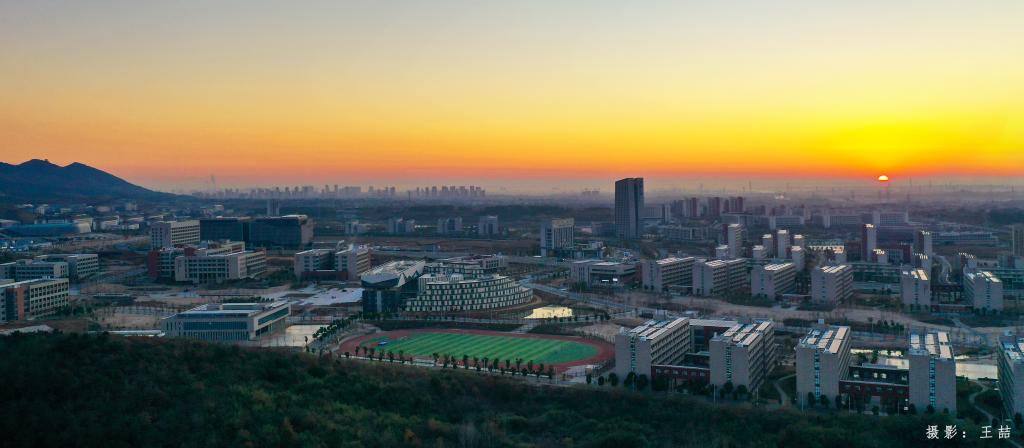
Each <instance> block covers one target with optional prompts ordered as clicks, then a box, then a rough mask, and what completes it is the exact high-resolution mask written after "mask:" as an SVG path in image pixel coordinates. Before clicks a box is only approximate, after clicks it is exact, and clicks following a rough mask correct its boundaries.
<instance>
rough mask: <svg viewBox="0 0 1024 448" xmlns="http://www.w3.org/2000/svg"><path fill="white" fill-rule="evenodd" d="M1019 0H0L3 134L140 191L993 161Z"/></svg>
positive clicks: (756, 172) (1013, 57)
mask: <svg viewBox="0 0 1024 448" xmlns="http://www.w3.org/2000/svg"><path fill="white" fill-rule="evenodd" d="M1019 17H1024V3H1022V2H1017V1H994V2H984V3H963V2H955V1H945V0H943V1H923V0H908V1H904V2H896V3H894V2H883V1H875V0H872V1H865V2H857V3H839V4H836V3H822V2H808V1H797V0H786V1H779V2H770V3H766V2H753V1H741V2H730V3H707V2H672V1H646V2H634V3H620V2H610V1H596V2H589V3H587V4H586V6H581V5H580V4H578V3H576V2H571V1H550V0H549V1H523V2H515V3H504V2H471V1H464V0H463V1H459V0H442V1H438V2H430V3H429V4H424V3H421V2H414V1H395V2H373V1H339V2H328V1H314V2H306V3H303V4H301V5H295V4H280V3H273V2H260V1H247V2H240V1H223V2H215V3H208V2H176V3H173V4H172V3H157V4H144V3H136V2H120V1H97V2H47V1H42V2H15V1H0V39H2V41H3V42H4V47H5V51H4V52H2V53H0V93H2V96H3V98H4V101H3V102H2V103H0V145H2V147H3V148H4V158H5V159H7V161H9V162H11V163H18V162H19V161H22V160H27V159H30V158H47V159H50V160H53V161H55V162H59V163H61V164H66V163H69V162H72V161H78V162H82V163H86V164H89V165H91V166H96V167H98V168H100V169H104V170H106V171H110V172H112V173H114V174H117V175H118V176H122V177H124V178H125V179H128V180H130V181H132V182H136V183H138V184H140V185H144V186H148V187H153V188H157V189H162V190H194V189H206V188H209V187H210V186H211V185H212V184H211V183H210V181H209V179H210V177H211V175H212V176H214V177H216V179H217V185H218V186H219V187H251V186H273V185H281V186H283V185H310V184H312V185H323V184H331V185H333V184H341V185H396V186H399V187H402V188H408V187H415V186H421V185H433V184H440V183H445V184H476V185H482V186H485V187H487V188H489V189H491V190H496V189H498V188H506V189H510V190H514V191H533V192H538V191H553V190H552V188H560V189H582V188H600V189H602V190H603V191H609V190H610V188H611V185H610V181H613V180H614V179H616V178H621V177H627V176H643V177H645V178H648V179H651V180H652V181H653V180H654V179H664V180H665V185H666V187H665V188H672V187H675V186H684V185H692V183H693V182H697V183H701V182H703V183H707V184H708V187H709V188H720V187H719V186H718V185H719V183H721V182H724V183H728V184H732V183H733V182H736V183H738V184H739V188H742V186H743V184H746V182H747V181H748V180H752V181H753V182H754V183H755V184H757V183H763V184H764V185H773V186H774V187H771V188H772V189H778V188H779V187H778V186H780V185H781V186H784V185H785V183H786V182H790V183H793V182H799V181H800V180H799V179H813V180H814V181H815V182H819V183H820V184H821V185H823V186H828V185H846V184H852V185H861V184H864V185H870V184H871V183H872V181H873V179H874V178H875V177H876V176H877V175H879V174H887V175H889V176H891V177H892V178H893V183H894V184H898V183H900V182H903V181H904V180H909V179H910V178H914V179H918V180H919V181H927V179H933V180H935V181H936V182H937V181H939V180H941V181H942V182H950V181H954V182H956V179H964V180H968V181H969V183H975V184H983V185H989V184H992V183H999V182H1002V183H1007V182H1015V179H1017V178H1016V177H1014V176H1019V173H1021V172H1022V171H1024V84H1022V83H1021V82H1020V80H1021V79H1024V58H1021V57H1020V56H1021V55H1022V54H1024V28H1022V27H1020V26H1019V25H1020V24H1019V20H1017V19H1018V18H1019ZM650 185H651V188H654V189H657V188H659V187H658V186H657V185H658V183H657V182H651V183H650ZM754 188H755V189H757V188H758V187H757V185H755V186H754ZM764 188H768V187H764Z"/></svg>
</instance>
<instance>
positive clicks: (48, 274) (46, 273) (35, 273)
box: [13, 260, 71, 281]
mask: <svg viewBox="0 0 1024 448" xmlns="http://www.w3.org/2000/svg"><path fill="white" fill-rule="evenodd" d="M70 272H71V269H70V268H69V267H68V263H66V262H63V261H42V260H18V261H16V262H14V277H13V278H14V279H15V280H17V281H25V280H35V279H40V278H68V277H69V274H70Z"/></svg>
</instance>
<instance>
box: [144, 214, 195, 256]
mask: <svg viewBox="0 0 1024 448" xmlns="http://www.w3.org/2000/svg"><path fill="white" fill-rule="evenodd" d="M149 241H150V243H149V244H150V247H152V248H153V249H159V248H161V247H174V246H179V245H185V244H197V243H199V221H196V220H191V221H160V222H154V223H153V224H151V225H150V226H149Z"/></svg>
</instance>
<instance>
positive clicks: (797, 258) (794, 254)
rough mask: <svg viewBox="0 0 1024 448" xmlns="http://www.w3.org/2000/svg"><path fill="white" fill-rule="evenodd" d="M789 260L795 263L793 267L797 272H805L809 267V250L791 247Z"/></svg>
mask: <svg viewBox="0 0 1024 448" xmlns="http://www.w3.org/2000/svg"><path fill="white" fill-rule="evenodd" d="M797 236H800V235H797ZM789 259H790V260H792V261H793V267H795V268H796V271H797V272H803V271H804V269H805V268H806V267H807V261H806V260H807V249H804V248H803V247H801V246H790V248H789Z"/></svg>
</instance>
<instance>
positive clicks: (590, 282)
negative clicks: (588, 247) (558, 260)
mask: <svg viewBox="0 0 1024 448" xmlns="http://www.w3.org/2000/svg"><path fill="white" fill-rule="evenodd" d="M635 276H636V265H635V264H633V263H623V262H619V261H602V260H581V261H576V262H573V264H572V265H571V266H570V267H569V278H570V280H571V281H572V283H573V284H575V285H577V286H582V287H585V288H590V287H594V286H602V287H618V286H625V285H627V284H629V283H631V282H632V281H633V279H634V277H635Z"/></svg>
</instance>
